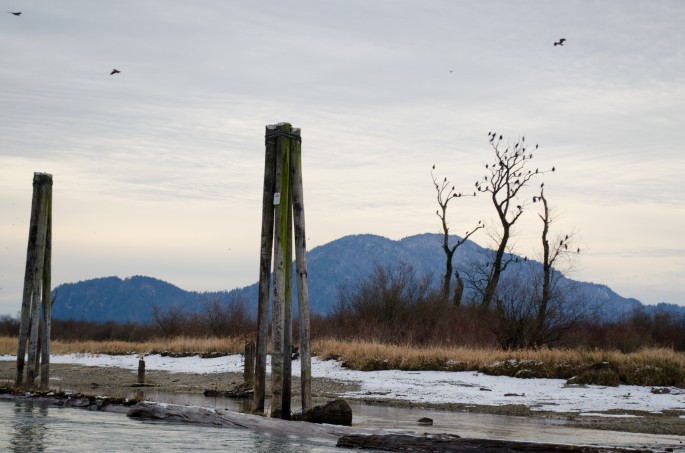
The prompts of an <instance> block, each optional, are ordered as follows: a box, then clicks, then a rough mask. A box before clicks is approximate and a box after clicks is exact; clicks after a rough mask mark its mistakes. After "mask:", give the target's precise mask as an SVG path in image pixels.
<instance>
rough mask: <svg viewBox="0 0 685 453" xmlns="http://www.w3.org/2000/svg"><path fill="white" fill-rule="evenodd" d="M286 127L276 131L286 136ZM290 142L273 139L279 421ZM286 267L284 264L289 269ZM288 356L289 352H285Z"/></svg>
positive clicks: (275, 406)
mask: <svg viewBox="0 0 685 453" xmlns="http://www.w3.org/2000/svg"><path fill="white" fill-rule="evenodd" d="M290 129H291V126H290V125H289V124H282V125H279V130H282V131H284V132H286V133H288V132H290ZM289 170H290V140H289V139H288V138H287V137H286V136H283V135H282V136H278V137H277V138H276V191H277V193H278V194H279V197H280V201H279V204H278V205H277V206H276V209H275V215H274V225H275V231H274V288H273V300H272V302H273V314H272V316H271V416H272V417H276V418H281V417H283V376H284V372H283V371H284V370H283V354H284V351H283V347H284V334H285V331H284V323H285V300H286V299H285V289H286V283H285V282H286V271H285V269H286V262H285V260H286V257H287V249H288V245H289V244H288V218H289V217H288V197H289V184H288V181H289V179H290V171H289ZM289 264H290V263H287V265H289ZM288 352H289V351H288Z"/></svg>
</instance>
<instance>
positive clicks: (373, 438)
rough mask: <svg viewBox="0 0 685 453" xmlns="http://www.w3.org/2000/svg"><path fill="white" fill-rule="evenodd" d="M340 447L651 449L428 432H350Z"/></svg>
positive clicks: (498, 451) (435, 451)
mask: <svg viewBox="0 0 685 453" xmlns="http://www.w3.org/2000/svg"><path fill="white" fill-rule="evenodd" d="M336 446H337V447H346V448H355V449H367V450H384V451H398V452H399V451H401V452H417V453H418V452H431V453H451V452H479V453H515V452H521V451H533V452H536V451H537V452H566V453H569V452H570V453H600V452H606V453H621V452H631V453H637V452H651V451H652V450H630V449H624V448H604V447H587V446H585V447H584V446H574V445H556V444H539V443H534V442H514V441H507V440H493V439H464V438H461V437H459V436H455V435H450V434H425V435H423V436H412V435H406V434H375V435H356V434H353V435H347V436H343V437H341V438H340V439H338V443H337V445H336Z"/></svg>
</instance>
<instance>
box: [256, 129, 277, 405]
mask: <svg viewBox="0 0 685 453" xmlns="http://www.w3.org/2000/svg"><path fill="white" fill-rule="evenodd" d="M272 129H273V127H272V126H267V127H266V134H265V136H266V137H267V138H266V139H265V147H266V152H265V163H264V193H263V196H262V237H261V248H260V254H259V295H258V300H257V351H256V354H255V356H256V358H255V382H254V402H253V409H254V410H255V411H256V412H264V398H265V393H266V345H267V336H268V333H269V295H270V293H269V290H270V286H271V255H272V252H273V240H274V192H275V191H274V187H275V186H274V184H275V179H276V141H275V140H270V139H269V138H268V137H269V133H270V132H271V131H272Z"/></svg>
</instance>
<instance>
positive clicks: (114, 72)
mask: <svg viewBox="0 0 685 453" xmlns="http://www.w3.org/2000/svg"><path fill="white" fill-rule="evenodd" d="M120 72H121V71H119V70H118V69H112V72H110V73H109V75H114V74H119V73H120Z"/></svg>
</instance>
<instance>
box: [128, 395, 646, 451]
mask: <svg viewBox="0 0 685 453" xmlns="http://www.w3.org/2000/svg"><path fill="white" fill-rule="evenodd" d="M127 415H128V416H129V417H133V418H143V419H152V420H167V421H170V422H176V423H197V424H203V425H215V426H221V427H226V428H242V429H249V430H252V431H257V432H260V433H268V434H272V435H277V436H292V435H294V436H300V437H306V438H310V439H312V438H316V439H329V440H335V439H337V440H338V443H337V446H338V447H347V448H355V449H371V450H384V451H398V452H399V451H401V452H434V453H450V452H484V453H513V452H521V451H532V452H567V453H568V452H570V453H600V452H606V453H627V452H631V453H638V452H642V453H646V452H651V450H631V449H623V448H603V447H587V446H573V445H558V444H540V443H533V442H515V441H507V440H492V439H464V438H461V437H459V436H457V435H452V434H424V435H419V434H412V433H407V434H399V433H393V434H388V432H387V431H385V432H384V431H381V430H371V429H362V428H356V427H350V426H337V425H318V424H313V423H307V422H298V421H288V420H282V419H278V418H269V417H263V416H259V415H251V414H242V413H239V412H232V411H228V410H221V409H210V408H206V407H198V406H181V405H178V404H163V403H151V402H147V401H144V402H141V403H138V404H136V405H135V406H133V407H131V409H129V411H128V414H127Z"/></svg>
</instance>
